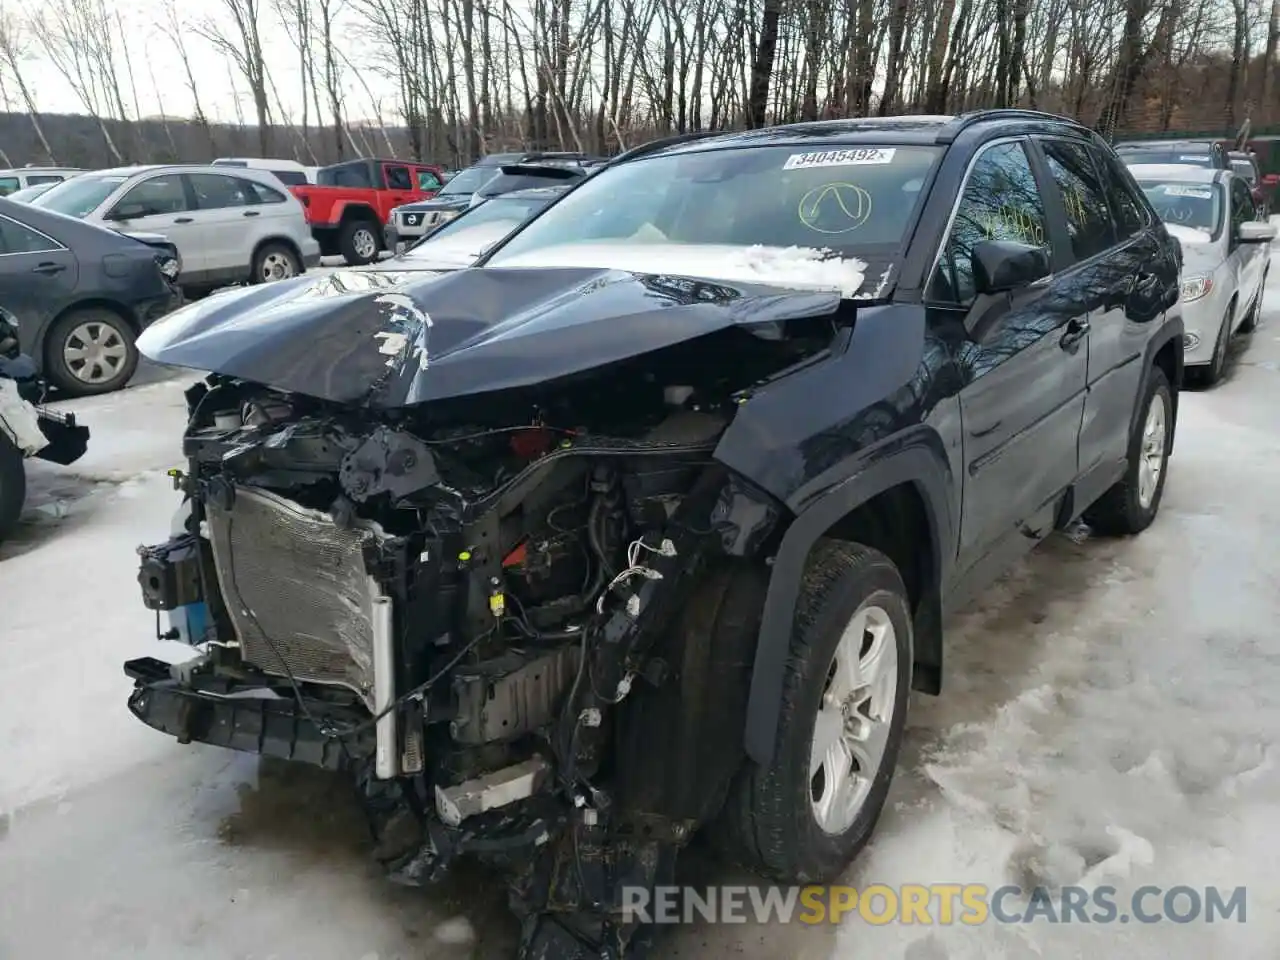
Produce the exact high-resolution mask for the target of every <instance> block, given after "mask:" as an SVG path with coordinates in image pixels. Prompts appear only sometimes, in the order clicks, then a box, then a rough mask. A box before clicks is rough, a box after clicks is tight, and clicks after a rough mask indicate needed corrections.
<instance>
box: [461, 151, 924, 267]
mask: <svg viewBox="0 0 1280 960" xmlns="http://www.w3.org/2000/svg"><path fill="white" fill-rule="evenodd" d="M940 153H941V149H940V148H938V147H924V146H908V147H902V146H898V147H856V148H848V147H841V146H828V147H823V146H821V145H816V146H814V147H810V148H808V149H804V150H801V149H798V148H797V147H796V146H794V145H786V146H768V147H737V148H730V149H724V150H705V151H699V152H695V153H681V154H671V155H666V156H657V157H652V158H647V159H640V160H633V161H631V162H630V163H623V164H620V165H618V166H616V167H610V168H606V169H604V170H602V171H601V172H599V173H597V174H596V175H595V176H593V177H590V178H588V179H586V180H584V181H583V182H582V183H581V184H580V185H579V186H578V187H577V188H576V189H575V190H573V191H572V192H571V193H569V194H568V195H567V196H566V197H565V198H564V199H563V200H561V201H560V202H559V203H557V204H556V205H555V206H553V207H552V208H551V209H549V210H548V211H547V212H546V213H545V214H544V215H542V216H540V217H538V218H537V219H536V220H534V221H533V222H532V223H530V224H529V226H528V227H527V228H525V229H524V230H521V231H520V232H519V233H518V234H516V235H515V236H514V237H512V238H511V241H510V242H509V243H507V244H505V245H504V246H503V247H502V248H501V249H500V250H498V251H496V252H495V253H494V255H493V256H492V257H491V258H490V259H489V260H488V261H487V262H486V265H491V266H495V267H498V266H524V265H528V266H533V265H538V264H542V265H549V264H551V263H555V264H557V265H561V266H583V267H621V268H623V269H636V270H644V271H650V272H660V273H675V274H678V273H679V272H680V270H681V269H687V270H697V271H698V272H697V273H695V274H692V275H694V276H701V277H707V278H709V279H724V280H742V281H758V282H769V280H770V279H774V280H780V279H781V273H782V272H783V271H782V269H781V268H783V267H787V268H788V269H787V270H786V271H785V272H786V273H787V275H788V277H789V278H790V279H793V280H795V279H803V277H800V276H799V273H802V272H803V271H802V270H800V268H801V267H802V266H803V267H804V268H805V269H807V270H808V271H809V273H810V274H812V273H814V272H817V273H822V274H824V275H830V273H831V271H830V270H828V269H825V268H818V267H815V266H814V264H815V262H817V263H819V264H821V263H824V262H827V263H832V264H833V265H834V263H840V262H843V263H846V264H854V263H855V262H857V261H862V263H861V266H862V267H865V266H866V263H865V261H866V260H868V259H877V260H880V261H881V262H882V263H883V262H884V261H886V260H891V259H892V258H893V256H894V255H895V254H896V253H897V251H898V248H899V246H900V245H901V243H902V240H903V236H904V234H905V233H906V230H907V225H908V224H909V223H910V222H911V219H912V216H913V215H914V212H915V209H916V206H917V205H918V203H919V201H920V197H921V194H922V187H923V185H924V181H925V179H926V177H927V176H928V174H929V171H930V170H931V168H932V167H933V165H934V163H935V162H936V160H937V158H938V157H939V155H940ZM491 202H492V201H491ZM751 248H754V249H751ZM624 250H625V251H626V253H625V256H619V255H620V254H621V253H622V251H624ZM691 258H692V259H691ZM842 258H847V259H842ZM659 259H661V260H662V261H663V264H664V265H663V266H662V268H661V269H657V265H658V261H659ZM775 268H778V269H775ZM798 271H799V272H798ZM859 282H860V278H859ZM841 286H845V284H843V283H842V284H841Z"/></svg>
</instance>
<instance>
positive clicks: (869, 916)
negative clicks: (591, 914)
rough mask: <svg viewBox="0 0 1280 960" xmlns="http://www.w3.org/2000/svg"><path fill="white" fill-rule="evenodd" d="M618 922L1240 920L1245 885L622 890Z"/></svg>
mask: <svg viewBox="0 0 1280 960" xmlns="http://www.w3.org/2000/svg"><path fill="white" fill-rule="evenodd" d="M622 897H623V899H622V909H623V914H624V917H625V918H627V919H628V920H636V921H640V922H644V923H658V924H669V923H694V922H709V923H749V922H755V923H804V924H819V923H843V922H846V921H854V920H855V918H856V920H860V921H862V922H864V923H871V924H877V925H880V924H888V923H909V924H924V925H935V924H936V925H943V926H945V925H948V924H954V923H961V924H968V925H971V926H977V925H979V924H984V923H992V922H995V923H1103V924H1106V923H1226V922H1234V923H1244V922H1245V921H1246V899H1247V897H1246V888H1244V887H1233V888H1230V889H1228V888H1224V887H1191V886H1185V885H1179V886H1173V887H1167V888H1166V887H1155V886H1143V887H1138V888H1137V889H1136V890H1134V891H1133V892H1132V893H1131V894H1121V893H1120V892H1118V891H1117V890H1116V888H1115V887H1110V886H1098V887H1060V888H1056V889H1053V890H1050V889H1048V888H1046V887H1033V888H1031V889H1029V890H1028V889H1024V888H1022V887H1018V886H1002V887H988V886H986V885H984V884H973V883H971V884H962V883H930V884H903V885H902V886H898V887H891V886H887V885H885V884H873V885H871V886H868V887H863V888H861V889H859V888H857V887H848V886H828V887H822V886H811V887H754V886H720V887H704V888H694V887H675V886H672V887H658V888H656V889H654V890H650V889H647V888H644V887H624V888H623V890H622Z"/></svg>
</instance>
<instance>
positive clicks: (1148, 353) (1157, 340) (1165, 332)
mask: <svg viewBox="0 0 1280 960" xmlns="http://www.w3.org/2000/svg"><path fill="white" fill-rule="evenodd" d="M1185 329H1186V327H1185V325H1184V324H1183V322H1182V314H1181V313H1177V314H1172V315H1170V316H1169V317H1168V319H1166V320H1165V322H1164V323H1163V324H1162V325H1161V327H1160V330H1159V331H1158V332H1157V333H1155V334H1154V335H1153V336H1152V337H1151V339H1150V340H1148V341H1147V346H1146V349H1145V350H1144V351H1143V356H1142V379H1141V381H1140V382H1139V383H1138V395H1137V396H1136V397H1135V398H1134V402H1133V412H1132V413H1131V414H1130V419H1129V434H1128V435H1129V436H1133V432H1134V431H1135V430H1137V429H1138V418H1139V417H1141V416H1142V409H1141V406H1142V398H1143V397H1145V396H1146V395H1147V384H1149V383H1150V382H1151V371H1152V370H1153V369H1155V365H1156V354H1157V353H1159V352H1160V351H1161V350H1163V349H1164V348H1165V346H1167V345H1168V344H1169V343H1170V342H1172V343H1173V345H1174V349H1173V356H1174V364H1175V367H1174V370H1175V377H1176V380H1175V381H1174V383H1172V384H1170V386H1171V387H1173V422H1172V423H1171V424H1169V453H1170V454H1172V453H1173V441H1174V438H1175V437H1176V436H1177V433H1178V392H1179V385H1180V384H1181V383H1182V378H1183V375H1184V374H1183V365H1182V358H1183V349H1182V335H1183V332H1184V331H1185Z"/></svg>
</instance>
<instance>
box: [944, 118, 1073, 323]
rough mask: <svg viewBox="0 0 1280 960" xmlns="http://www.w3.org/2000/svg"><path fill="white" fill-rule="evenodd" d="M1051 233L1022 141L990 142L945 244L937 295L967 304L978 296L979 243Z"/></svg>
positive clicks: (1036, 239)
mask: <svg viewBox="0 0 1280 960" xmlns="http://www.w3.org/2000/svg"><path fill="white" fill-rule="evenodd" d="M1047 237H1048V230H1047V228H1046V226H1045V216H1044V203H1043V201H1042V200H1041V198H1040V190H1039V187H1038V186H1037V184H1036V178H1035V174H1034V173H1032V170H1031V162H1030V161H1029V160H1028V159H1027V151H1026V149H1025V148H1024V147H1023V145H1022V144H1021V143H1000V144H996V145H995V146H992V147H987V148H986V149H985V150H984V151H983V152H982V153H981V154H979V156H978V159H977V160H976V161H975V162H974V165H973V169H972V170H971V171H970V173H969V179H968V180H967V181H966V182H965V187H964V193H963V194H962V195H961V197H960V203H959V205H958V206H957V207H956V215H955V220H954V222H953V223H952V225H951V234H950V236H949V237H948V239H947V242H946V245H945V246H944V247H943V249H942V255H941V256H940V258H939V260H938V267H937V269H936V270H935V271H934V275H933V281H932V282H931V283H930V285H929V296H930V299H931V300H935V301H939V300H940V301H944V302H948V303H956V304H967V303H969V302H970V301H971V300H973V298H974V297H975V296H976V295H977V290H976V288H975V286H974V280H973V248H974V247H975V246H977V245H978V244H979V243H981V242H982V241H984V240H1017V241H1020V242H1022V243H1030V244H1034V245H1036V246H1043V245H1044V243H1045V242H1046V238H1047Z"/></svg>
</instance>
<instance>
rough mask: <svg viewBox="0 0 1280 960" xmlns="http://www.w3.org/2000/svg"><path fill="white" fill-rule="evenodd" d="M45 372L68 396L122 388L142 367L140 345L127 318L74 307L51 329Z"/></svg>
mask: <svg viewBox="0 0 1280 960" xmlns="http://www.w3.org/2000/svg"><path fill="white" fill-rule="evenodd" d="M44 355H45V360H46V362H45V371H46V374H47V376H48V377H49V379H50V380H52V381H53V383H54V385H55V386H56V387H58V389H59V390H62V391H63V392H64V393H66V394H67V395H68V396H72V397H91V396H97V395H98V394H102V393H111V392H112V391H113V390H119V389H120V388H121V387H123V386H124V385H125V384H126V383H128V382H129V378H130V377H132V376H133V372H134V371H135V370H136V369H137V368H138V348H137V346H136V345H135V344H134V332H133V327H131V326H130V325H129V323H128V321H127V320H125V319H124V318H123V317H122V316H120V315H119V314H118V313H114V312H112V311H111V310H106V309H104V308H102V307H87V308H85V309H81V310H72V311H71V312H70V313H68V314H67V315H66V316H64V317H61V318H60V319H58V320H57V321H56V322H55V323H54V324H53V326H51V327H50V328H49V332H48V334H47V335H46V336H45V343H44Z"/></svg>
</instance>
